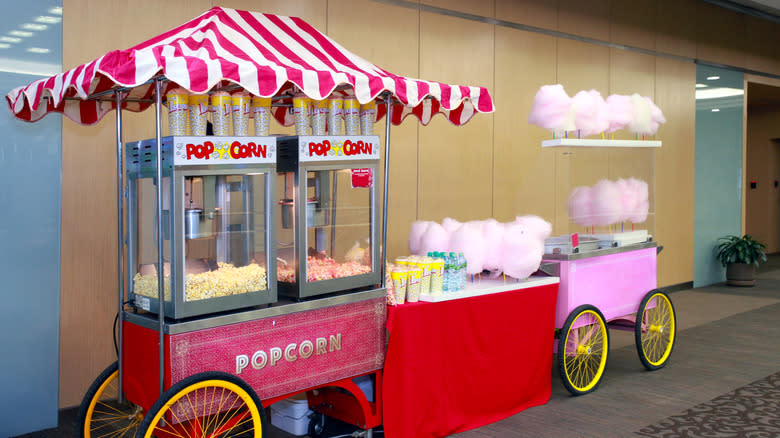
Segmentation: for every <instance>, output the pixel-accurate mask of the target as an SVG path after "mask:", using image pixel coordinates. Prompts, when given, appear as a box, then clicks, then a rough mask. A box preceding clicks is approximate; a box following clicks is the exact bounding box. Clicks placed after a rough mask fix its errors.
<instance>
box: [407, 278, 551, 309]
mask: <svg viewBox="0 0 780 438" xmlns="http://www.w3.org/2000/svg"><path fill="white" fill-rule="evenodd" d="M559 282H560V278H558V277H543V276H538V277H537V276H532V277H529V278H527V279H525V280H517V279H514V278H511V277H506V280H504V279H503V278H498V279H487V278H485V279H482V280H478V279H476V278H475V279H474V282H473V283H472V282H471V280H469V281H468V282H467V283H466V287H465V288H463V289H462V290H459V291H455V292H443V293H442V294H441V295H437V296H433V295H427V294H421V295H420V301H427V302H432V303H438V302H441V301H450V300H459V299H461V298H471V297H477V296H480V295H489V294H496V293H500V292H508V291H511V290H518V289H526V288H529V287H536V286H545V285H548V284H558V283H559Z"/></svg>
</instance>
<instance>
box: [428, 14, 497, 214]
mask: <svg viewBox="0 0 780 438" xmlns="http://www.w3.org/2000/svg"><path fill="white" fill-rule="evenodd" d="M454 29H457V32H453V30H454ZM420 32H421V33H420V76H421V77H423V78H435V79H436V80H438V81H441V82H446V83H453V84H467V85H475V86H484V87H487V88H488V90H493V78H494V55H493V53H494V47H493V44H494V42H493V26H490V25H487V24H482V23H474V22H467V21H464V20H461V19H458V18H453V17H447V16H442V15H434V14H430V13H425V12H423V13H421V15H420ZM419 132H420V134H419V170H418V184H419V186H418V189H417V190H418V192H417V194H418V198H417V204H418V217H419V218H420V219H425V220H437V221H440V220H441V219H442V218H444V217H445V216H452V217H453V218H456V219H458V220H461V221H463V220H470V219H483V218H486V217H489V216H491V215H492V213H493V208H492V204H493V198H492V183H493V172H492V167H493V116H491V115H477V116H476V117H474V118H473V119H472V121H471V122H470V123H468V124H467V125H465V126H460V127H457V126H454V125H452V124H451V123H450V122H449V121H447V120H446V119H445V118H444V117H441V116H437V117H434V119H433V120H432V121H431V123H430V124H429V126H427V127H425V128H421V129H420V131H419Z"/></svg>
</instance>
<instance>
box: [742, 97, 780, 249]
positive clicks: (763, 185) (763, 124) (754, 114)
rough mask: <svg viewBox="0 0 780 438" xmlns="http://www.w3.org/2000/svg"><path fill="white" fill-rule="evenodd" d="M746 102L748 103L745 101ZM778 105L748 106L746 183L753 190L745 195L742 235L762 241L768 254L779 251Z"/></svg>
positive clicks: (779, 164)
mask: <svg viewBox="0 0 780 438" xmlns="http://www.w3.org/2000/svg"><path fill="white" fill-rule="evenodd" d="M748 102H749V101H748ZM779 122H780V106H777V105H770V106H754V107H748V118H747V129H746V131H747V151H746V152H747V160H746V165H745V181H746V182H749V181H755V182H756V188H755V189H750V188H747V193H746V194H745V201H746V202H745V204H746V205H745V214H746V218H745V219H746V220H745V233H747V234H750V235H751V236H753V237H755V238H756V239H757V240H759V241H760V242H763V243H764V244H765V245H766V246H767V248H766V251H767V253H775V252H778V251H780V237H778V231H780V230H778V226H777V224H778V223H780V188H778V187H775V186H774V181H775V180H778V179H780V147H778V146H780V144H778V141H777V140H775V141H772V140H771V139H778V138H780V123H779Z"/></svg>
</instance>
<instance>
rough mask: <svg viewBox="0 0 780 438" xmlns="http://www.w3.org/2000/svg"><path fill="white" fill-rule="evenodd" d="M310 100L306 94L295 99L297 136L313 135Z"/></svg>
mask: <svg viewBox="0 0 780 438" xmlns="http://www.w3.org/2000/svg"><path fill="white" fill-rule="evenodd" d="M309 100H310V99H309V98H308V97H306V95H304V94H296V95H295V96H294V97H293V116H294V117H295V134H296V135H310V134H311V117H310V114H309Z"/></svg>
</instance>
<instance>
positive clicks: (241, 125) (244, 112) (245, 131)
mask: <svg viewBox="0 0 780 438" xmlns="http://www.w3.org/2000/svg"><path fill="white" fill-rule="evenodd" d="M251 99H252V98H251V97H250V96H249V94H247V93H245V92H238V93H235V94H233V95H232V96H230V101H231V103H232V105H231V106H232V108H231V109H232V112H233V113H232V118H233V135H235V136H246V135H249V105H250V102H251Z"/></svg>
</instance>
